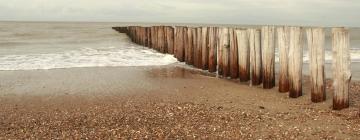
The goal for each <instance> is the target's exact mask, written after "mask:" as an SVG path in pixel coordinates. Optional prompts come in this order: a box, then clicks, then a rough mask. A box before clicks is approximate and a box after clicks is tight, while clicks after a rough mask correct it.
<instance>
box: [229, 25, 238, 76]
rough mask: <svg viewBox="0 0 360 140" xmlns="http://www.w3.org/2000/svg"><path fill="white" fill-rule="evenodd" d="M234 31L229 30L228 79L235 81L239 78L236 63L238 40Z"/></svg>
mask: <svg viewBox="0 0 360 140" xmlns="http://www.w3.org/2000/svg"><path fill="white" fill-rule="evenodd" d="M236 36H237V35H236V31H235V29H232V28H230V29H229V37H230V77H231V78H233V79H236V78H238V77H239V63H238V42H237V41H238V40H237V37H236Z"/></svg>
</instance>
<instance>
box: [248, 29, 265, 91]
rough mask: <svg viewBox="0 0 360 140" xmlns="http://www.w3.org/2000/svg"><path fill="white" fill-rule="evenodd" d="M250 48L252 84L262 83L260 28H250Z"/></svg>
mask: <svg viewBox="0 0 360 140" xmlns="http://www.w3.org/2000/svg"><path fill="white" fill-rule="evenodd" d="M248 33H249V48H250V64H251V66H250V69H251V85H254V86H256V85H260V84H261V83H262V75H261V74H262V66H261V65H262V62H261V61H262V59H261V55H262V53H261V45H260V44H261V32H260V30H258V29H248Z"/></svg>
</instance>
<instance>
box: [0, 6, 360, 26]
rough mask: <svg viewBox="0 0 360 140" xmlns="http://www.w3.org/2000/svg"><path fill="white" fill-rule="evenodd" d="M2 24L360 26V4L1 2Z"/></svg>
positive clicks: (0, 16) (0, 14)
mask: <svg viewBox="0 0 360 140" xmlns="http://www.w3.org/2000/svg"><path fill="white" fill-rule="evenodd" d="M0 20H1V21H94V22H156V23H212V24H257V25H259V24H275V25H312V26H350V27H360V0H0Z"/></svg>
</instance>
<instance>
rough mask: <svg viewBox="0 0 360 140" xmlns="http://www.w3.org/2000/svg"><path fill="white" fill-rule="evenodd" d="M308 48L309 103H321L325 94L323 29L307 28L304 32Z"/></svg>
mask: <svg viewBox="0 0 360 140" xmlns="http://www.w3.org/2000/svg"><path fill="white" fill-rule="evenodd" d="M306 34H307V41H308V48H309V56H310V62H309V69H310V70H309V71H310V86H311V101H312V102H315V103H317V102H322V101H325V99H326V94H325V72H324V63H325V49H324V48H325V32H324V29H323V28H308V29H307V30H306Z"/></svg>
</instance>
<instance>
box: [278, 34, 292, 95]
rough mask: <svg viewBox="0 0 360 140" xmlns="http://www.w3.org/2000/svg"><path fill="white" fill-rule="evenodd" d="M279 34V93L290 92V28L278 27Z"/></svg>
mask: <svg viewBox="0 0 360 140" xmlns="http://www.w3.org/2000/svg"><path fill="white" fill-rule="evenodd" d="M276 33H277V47H278V48H279V65H280V70H279V92H288V91H289V77H288V67H289V66H288V63H289V62H288V60H289V45H290V44H289V43H290V42H289V37H290V31H289V28H288V27H278V28H277V29H276Z"/></svg>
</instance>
